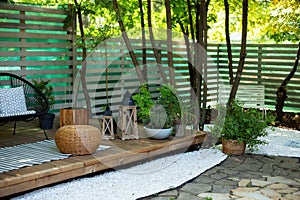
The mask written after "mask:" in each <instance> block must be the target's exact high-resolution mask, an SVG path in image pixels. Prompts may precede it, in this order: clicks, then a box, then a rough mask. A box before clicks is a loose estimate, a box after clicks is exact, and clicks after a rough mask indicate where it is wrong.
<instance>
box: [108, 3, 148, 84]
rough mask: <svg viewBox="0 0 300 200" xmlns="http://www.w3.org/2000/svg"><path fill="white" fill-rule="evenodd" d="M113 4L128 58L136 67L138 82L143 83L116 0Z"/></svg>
mask: <svg viewBox="0 0 300 200" xmlns="http://www.w3.org/2000/svg"><path fill="white" fill-rule="evenodd" d="M113 5H114V10H115V12H116V15H117V18H118V23H119V26H120V29H121V31H122V37H123V39H124V42H125V44H126V47H127V49H128V51H129V55H130V58H131V60H132V62H133V65H134V67H135V69H136V72H137V75H138V78H139V80H140V83H144V82H145V80H144V77H143V73H142V71H141V69H140V67H139V63H138V61H137V59H136V56H135V54H134V52H133V49H132V46H131V44H130V41H129V38H128V35H127V33H126V30H125V27H124V24H123V21H122V18H121V14H120V10H119V5H118V2H117V0H113Z"/></svg>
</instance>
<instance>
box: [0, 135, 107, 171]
mask: <svg viewBox="0 0 300 200" xmlns="http://www.w3.org/2000/svg"><path fill="white" fill-rule="evenodd" d="M107 148H109V146H104V145H100V147H99V148H98V149H97V151H101V150H104V149H107ZM69 156H71V154H62V153H60V152H59V150H58V148H57V147H56V144H55V141H54V140H44V141H41V142H36V143H30V144H21V145H17V146H13V147H5V148H0V173H3V172H7V171H10V170H14V169H19V168H21V167H26V166H32V165H35V164H41V163H45V162H50V161H52V160H61V159H64V158H67V157H69Z"/></svg>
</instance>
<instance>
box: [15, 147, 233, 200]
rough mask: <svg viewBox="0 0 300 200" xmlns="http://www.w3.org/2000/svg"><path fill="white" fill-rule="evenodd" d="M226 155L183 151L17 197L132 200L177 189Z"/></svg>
mask: <svg viewBox="0 0 300 200" xmlns="http://www.w3.org/2000/svg"><path fill="white" fill-rule="evenodd" d="M226 157H227V156H226V155H224V154H223V153H222V152H220V151H219V150H217V149H203V150H200V151H194V152H188V153H182V154H177V155H174V156H168V157H165V158H160V159H157V160H154V161H151V162H147V163H144V164H142V165H138V166H134V167H131V168H128V169H123V170H117V171H115V172H108V173H105V174H102V175H97V176H94V177H92V178H81V179H78V180H73V181H71V182H68V183H63V184H58V185H55V186H53V187H47V188H43V189H40V190H36V191H34V192H31V193H27V194H25V195H23V196H20V197H17V198H15V199H28V200H34V199H37V200H41V199H51V200H52V199H59V200H64V199H70V200H75V199H80V200H82V199H86V200H92V199H95V200H99V199H105V200H119V199H120V200H127V199H128V200H132V199H137V198H140V197H144V196H148V195H151V194H155V193H158V192H160V191H164V190H168V189H171V188H176V187H178V186H180V185H182V184H183V183H185V182H186V181H188V180H190V179H192V178H195V177H196V176H198V175H200V174H201V173H203V172H204V171H206V170H207V169H210V168H211V167H213V166H215V165H217V164H219V163H220V162H222V161H223V160H224V159H225V158H226Z"/></svg>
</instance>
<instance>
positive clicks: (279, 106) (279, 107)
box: [276, 42, 300, 123]
mask: <svg viewBox="0 0 300 200" xmlns="http://www.w3.org/2000/svg"><path fill="white" fill-rule="evenodd" d="M299 57H300V42H299V44H298V52H297V55H296V58H295V64H294V67H293V69H292V70H291V72H290V73H289V75H288V76H287V77H286V78H285V79H284V80H283V82H282V83H281V85H280V87H279V88H278V89H277V92H276V96H277V99H276V114H277V116H276V121H277V122H278V123H281V122H282V117H283V107H284V101H285V100H286V99H287V95H286V93H287V87H286V86H287V84H288V83H289V82H290V80H291V79H292V78H293V76H294V74H295V72H296V71H297V67H298V64H299Z"/></svg>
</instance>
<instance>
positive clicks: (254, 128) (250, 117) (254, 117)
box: [217, 101, 274, 151]
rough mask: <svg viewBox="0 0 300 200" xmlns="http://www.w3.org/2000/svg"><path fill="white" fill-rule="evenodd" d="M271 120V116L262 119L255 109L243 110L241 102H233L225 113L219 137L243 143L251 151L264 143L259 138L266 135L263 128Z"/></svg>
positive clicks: (259, 112)
mask: <svg viewBox="0 0 300 200" xmlns="http://www.w3.org/2000/svg"><path fill="white" fill-rule="evenodd" d="M273 120H274V118H273V117H271V116H267V117H266V119H264V116H263V115H262V113H261V111H259V110H257V109H255V108H249V109H244V108H243V104H242V103H241V102H238V101H235V102H233V104H232V107H231V108H230V109H228V110H227V112H226V116H225V121H224V124H223V126H222V127H221V129H220V130H221V137H222V138H225V139H233V140H238V141H245V142H246V144H247V146H248V147H249V150H250V151H253V150H254V149H255V147H256V145H258V144H265V143H266V142H265V141H264V140H262V138H261V137H264V136H266V135H267V132H266V130H265V128H267V126H268V125H269V124H270V123H271V122H272V121H273ZM217 128H220V127H217Z"/></svg>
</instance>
